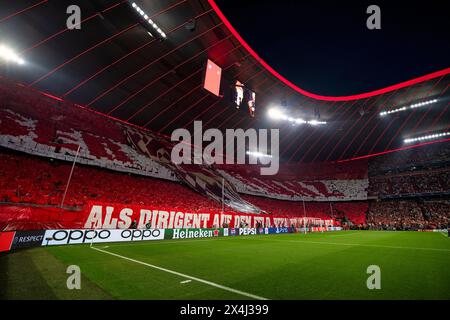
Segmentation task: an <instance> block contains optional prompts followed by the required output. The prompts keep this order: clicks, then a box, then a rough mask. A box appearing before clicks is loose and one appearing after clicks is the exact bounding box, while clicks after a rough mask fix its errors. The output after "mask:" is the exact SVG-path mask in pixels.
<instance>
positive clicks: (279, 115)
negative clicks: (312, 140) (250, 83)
mask: <svg viewBox="0 0 450 320" xmlns="http://www.w3.org/2000/svg"><path fill="white" fill-rule="evenodd" d="M267 114H268V115H269V118H271V119H274V120H284V121H289V122H291V123H292V124H293V125H295V124H309V125H312V126H317V125H321V124H326V122H325V121H318V120H309V121H306V120H305V119H302V118H294V117H291V116H288V115H286V114H284V113H283V112H282V111H281V110H280V109H277V108H271V109H269V111H268V113H267Z"/></svg>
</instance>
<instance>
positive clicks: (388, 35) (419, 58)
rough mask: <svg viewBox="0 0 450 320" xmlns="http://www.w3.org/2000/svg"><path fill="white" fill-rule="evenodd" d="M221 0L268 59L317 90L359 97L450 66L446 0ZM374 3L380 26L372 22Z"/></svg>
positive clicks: (243, 33)
mask: <svg viewBox="0 0 450 320" xmlns="http://www.w3.org/2000/svg"><path fill="white" fill-rule="evenodd" d="M216 2H217V4H218V6H219V7H220V8H221V10H222V11H223V12H224V14H225V16H226V17H227V18H228V19H229V20H230V22H231V23H232V25H233V26H234V27H235V28H236V29H237V31H238V32H239V33H240V34H241V36H242V37H243V38H244V39H245V40H246V41H247V42H248V43H249V44H250V46H251V47H252V48H253V49H254V50H255V51H256V52H257V53H258V54H259V55H260V56H261V57H262V58H263V59H264V60H265V61H266V62H268V63H269V64H270V65H271V66H272V67H274V68H275V70H277V71H278V72H279V73H281V74H282V75H284V76H285V77H286V78H287V79H289V80H290V81H292V82H294V83H295V84H297V85H298V86H299V87H301V88H303V89H306V90H308V91H312V92H314V93H318V94H324V95H347V94H356V93H361V92H366V91H371V90H375V89H379V88H382V87H385V86H388V85H392V84H396V83H398V82H402V81H406V80H409V79H411V78H415V77H419V76H422V75H424V74H427V73H430V72H434V71H437V70H440V69H444V68H447V67H450V63H449V61H450V35H449V33H450V13H449V12H450V9H449V8H446V7H449V5H448V4H447V5H445V2H446V1H435V0H427V1H420V2H419V1H404V0H402V1H399V0H390V1H378V0H377V1H370V2H369V1H365V0H361V1H339V0H336V1H300V0H294V1H288V0H272V1H267V0H258V1H256V0H217V1H216ZM371 4H376V5H378V6H379V7H380V8H381V27H382V29H381V30H369V29H367V27H366V20H367V18H368V17H369V14H367V13H366V9H367V7H368V6H369V5H371Z"/></svg>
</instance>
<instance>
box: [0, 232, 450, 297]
mask: <svg viewBox="0 0 450 320" xmlns="http://www.w3.org/2000/svg"><path fill="white" fill-rule="evenodd" d="M95 247H96V248H98V249H100V250H103V251H106V252H102V251H98V250H93V249H92V248H90V247H89V246H87V245H72V246H58V247H46V248H35V249H29V250H21V251H17V252H13V253H9V254H6V255H2V256H1V257H0V268H1V269H2V270H0V271H1V272H0V297H1V298H3V299H248V298H249V296H245V295H244V294H242V293H239V292H234V291H233V289H235V290H239V291H241V292H244V293H248V294H252V295H256V296H259V297H264V298H268V299H446V300H449V299H450V239H449V238H447V237H446V236H444V234H442V233H425V232H424V233H420V232H381V231H346V232H335V233H313V234H307V235H304V234H284V235H266V236H247V237H222V238H214V239H198V240H171V241H147V242H134V243H112V244H104V245H100V244H98V245H95ZM108 252H110V253H114V254H116V255H120V256H122V257H126V258H129V259H133V260H134V261H130V260H125V259H124V258H121V257H119V256H114V255H110V254H108ZM142 263H145V264H150V265H152V266H156V267H161V268H165V269H168V270H171V271H175V272H178V273H181V274H184V275H188V276H192V277H196V278H199V279H202V280H205V281H209V282H212V283H213V285H211V284H209V283H204V282H200V281H197V280H195V279H194V280H192V279H189V278H186V277H185V276H183V275H180V274H173V273H170V272H167V271H163V270H160V269H156V268H154V267H150V266H149V265H144V264H142ZM73 264H74V265H78V266H79V267H80V268H81V273H82V281H81V286H82V288H81V290H68V289H67V288H66V279H67V277H68V276H69V275H68V274H66V268H67V266H69V265H73ZM369 265H378V266H379V267H380V268H381V289H380V290H368V289H367V286H366V280H367V278H368V277H369V274H367V273H366V269H367V267H368V266H369ZM186 280H191V281H190V282H185V283H182V282H184V281H186ZM214 284H216V285H218V286H219V287H217V286H214ZM220 286H225V287H226V288H225V289H224V288H222V287H220ZM230 289H231V290H230Z"/></svg>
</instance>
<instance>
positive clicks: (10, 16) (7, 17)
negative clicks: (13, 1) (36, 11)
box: [0, 0, 48, 23]
mask: <svg viewBox="0 0 450 320" xmlns="http://www.w3.org/2000/svg"><path fill="white" fill-rule="evenodd" d="M46 2H48V0H43V1H41V2H38V3H36V4H34V5H32V6H30V7H28V8H25V9H23V10H20V11H18V12H15V13H13V14H10V15H9V16H6V17H4V18H2V19H0V23H2V22H5V21H6V20H9V19H11V18H12V17H15V16H17V15H19V14H21V13H24V12H26V11H28V10H31V9H33V8H35V7H37V6H40V5H41V4H44V3H46Z"/></svg>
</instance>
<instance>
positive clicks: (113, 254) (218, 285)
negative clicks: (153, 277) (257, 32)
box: [91, 247, 268, 300]
mask: <svg viewBox="0 0 450 320" xmlns="http://www.w3.org/2000/svg"><path fill="white" fill-rule="evenodd" d="M91 248H92V249H94V250H97V251H100V252H103V253H106V254H109V255H112V256H115V257H118V258H121V259H124V260H128V261H131V262H134V263H137V264H141V265H144V266H147V267H150V268H153V269H157V270H160V271H164V272H167V273H171V274H174V275H177V276H179V277H182V278H187V279H190V280H194V281H197V282H201V283H204V284H206V285H209V286H211V287H215V288H219V289H222V290H225V291H229V292H233V293H236V294H239V295H241V296H245V297H248V298H252V299H256V300H268V299H267V298H264V297H260V296H257V295H254V294H251V293H248V292H244V291H240V290H237V289H233V288H230V287H226V286H223V285H221V284H217V283H214V282H211V281H208V280H203V279H200V278H197V277H192V276H189V275H187V274H184V273H181V272H177V271H173V270H169V269H166V268H162V267H158V266H155V265H153V264H150V263H146V262H142V261H139V260H136V259H132V258H128V257H125V256H122V255H120V254H117V253H112V252H109V251H105V250H102V249H99V248H96V247H91Z"/></svg>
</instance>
